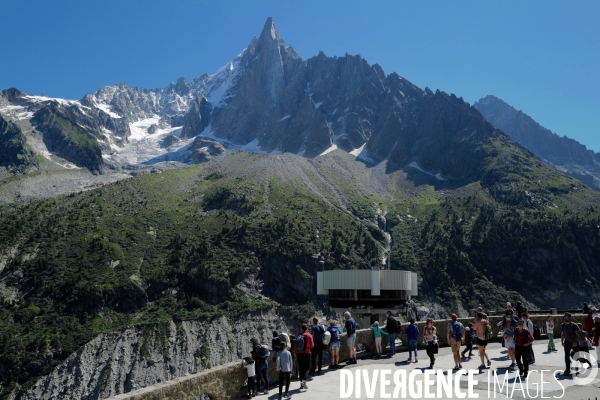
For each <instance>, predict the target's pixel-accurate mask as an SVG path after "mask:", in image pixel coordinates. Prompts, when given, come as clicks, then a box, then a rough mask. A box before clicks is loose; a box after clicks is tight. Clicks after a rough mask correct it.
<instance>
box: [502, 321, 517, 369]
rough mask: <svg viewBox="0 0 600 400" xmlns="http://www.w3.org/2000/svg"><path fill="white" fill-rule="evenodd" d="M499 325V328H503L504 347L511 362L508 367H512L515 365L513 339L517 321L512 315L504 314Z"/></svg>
mask: <svg viewBox="0 0 600 400" xmlns="http://www.w3.org/2000/svg"><path fill="white" fill-rule="evenodd" d="M501 325H502V326H501V329H503V330H504V347H506V351H507V352H508V357H509V358H510V361H511V364H510V366H509V367H508V368H509V369H514V368H515V367H516V366H517V363H516V357H517V356H516V348H515V340H514V339H515V338H514V335H515V330H516V329H517V321H516V320H515V319H514V318H513V317H512V316H508V315H505V316H504V319H503V320H502V322H501Z"/></svg>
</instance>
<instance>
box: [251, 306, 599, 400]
mask: <svg viewBox="0 0 600 400" xmlns="http://www.w3.org/2000/svg"><path fill="white" fill-rule="evenodd" d="M583 313H584V314H585V318H584V322H583V324H577V323H574V322H572V319H571V314H570V313H569V312H565V313H564V315H563V322H562V324H561V326H560V338H555V337H554V331H555V329H556V328H557V326H556V325H555V321H554V316H553V315H548V316H547V318H546V321H545V325H546V326H545V331H546V334H547V336H548V349H547V350H548V352H555V351H558V350H557V348H556V344H555V341H558V340H559V339H560V344H561V347H562V348H563V350H564V360H565V369H564V371H563V374H564V375H570V374H571V363H572V361H578V362H580V363H587V364H588V365H589V367H592V364H591V362H590V358H589V357H587V356H586V354H585V353H588V354H589V351H590V350H591V349H593V347H594V346H595V348H596V355H597V357H596V360H597V361H598V363H599V364H600V343H599V341H600V313H599V312H598V310H596V309H595V308H591V307H589V306H588V305H587V303H584V307H583ZM386 318H387V319H386V321H385V325H384V326H381V325H380V323H379V321H375V322H374V323H373V324H372V325H371V326H370V328H371V330H372V332H373V336H374V342H375V354H374V355H373V356H374V357H381V356H382V354H383V350H384V349H383V348H382V337H383V336H387V337H388V342H389V352H388V356H389V357H393V356H394V355H395V354H396V335H397V334H400V333H404V334H405V337H406V340H407V343H406V345H407V348H408V359H407V362H415V363H417V362H418V361H419V360H418V344H419V339H422V343H423V345H424V346H425V350H426V353H427V356H428V358H429V368H433V366H434V364H435V355H436V354H438V348H439V345H440V342H439V341H440V338H439V337H438V333H437V328H436V326H435V325H434V321H433V319H431V318H428V319H427V320H426V321H425V326H424V328H423V331H422V332H421V331H420V329H419V327H418V325H417V324H416V323H415V320H414V319H410V322H409V324H408V326H406V328H405V329H403V330H402V326H401V324H400V322H399V321H398V320H397V319H396V318H395V317H394V316H393V313H392V312H391V311H388V312H387V313H386ZM344 330H345V331H346V340H345V345H346V346H347V348H348V353H349V357H348V360H347V361H346V364H356V363H357V360H356V337H357V323H356V321H355V320H354V318H352V315H351V314H350V312H345V313H344V323H343V326H340V325H339V324H338V322H337V321H336V320H331V321H329V324H328V326H327V327H325V326H323V325H322V324H321V323H320V322H319V320H318V319H317V318H313V320H312V327H311V328H309V325H308V324H303V325H302V331H301V332H300V333H298V334H297V335H292V336H289V335H288V334H286V333H278V332H273V339H272V343H271V351H273V352H274V353H275V357H273V359H272V361H275V363H276V367H277V373H278V374H279V399H282V398H285V399H289V398H291V396H290V394H289V388H290V381H291V377H292V376H293V375H294V374H295V373H296V372H297V374H298V377H299V379H300V389H302V390H307V389H308V386H307V383H306V379H307V376H308V375H321V373H322V368H323V352H324V351H327V352H328V353H329V360H330V364H329V369H336V368H340V367H341V366H340V358H339V353H340V347H341V345H342V339H341V338H342V333H343V331H344ZM498 335H500V336H501V338H502V345H503V347H505V348H506V349H507V357H508V359H509V360H510V362H511V364H510V365H509V366H508V369H515V368H518V371H519V375H520V376H521V377H522V378H523V379H525V378H527V375H528V372H529V366H530V365H531V364H534V363H535V354H534V351H533V346H532V345H533V343H534V341H535V340H536V339H535V338H536V337H538V336H539V328H538V327H536V326H535V325H534V324H533V321H532V320H531V319H530V313H529V311H528V310H527V308H525V307H524V306H523V304H522V303H521V302H517V304H516V307H514V308H513V307H512V304H511V303H510V302H508V303H506V308H505V311H504V315H503V317H502V320H501V321H500V322H499V323H498V324H497V326H496V329H494V327H492V325H491V323H490V320H489V318H488V315H487V314H486V313H485V312H483V310H482V308H481V307H480V308H479V309H478V310H477V312H476V313H475V317H474V319H473V321H472V322H468V323H467V326H464V325H463V323H461V322H460V321H458V316H457V315H456V314H452V315H451V321H450V322H449V323H448V326H447V329H446V342H447V344H448V345H449V346H450V348H451V351H452V354H453V358H454V364H455V365H454V370H455V371H458V370H460V369H462V368H463V365H462V362H463V361H471V360H472V357H473V349H474V347H473V346H474V345H475V346H476V349H477V351H478V356H479V360H480V362H481V364H480V365H479V367H478V368H479V369H480V370H482V369H488V368H490V367H491V365H492V362H491V360H490V358H489V356H488V354H487V351H486V347H487V345H488V343H489V342H490V341H491V340H495V339H497V338H498ZM250 344H251V349H252V350H251V356H250V357H246V358H244V360H243V362H242V365H243V366H244V368H246V369H247V372H248V394H247V398H252V397H254V396H256V394H269V390H270V382H269V377H268V363H269V360H268V358H269V351H270V349H269V348H268V346H266V345H261V344H259V342H258V340H257V339H256V338H252V339H251V340H250ZM463 346H464V348H463ZM461 348H462V349H463V350H462V352H461ZM413 353H414V359H413ZM574 357H576V358H574ZM263 384H264V390H262V391H261V386H263ZM284 389H285V390H284Z"/></svg>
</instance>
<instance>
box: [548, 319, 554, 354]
mask: <svg viewBox="0 0 600 400" xmlns="http://www.w3.org/2000/svg"><path fill="white" fill-rule="evenodd" d="M546 334H547V335H548V351H556V347H555V346H554V317H552V315H548V318H547V320H546Z"/></svg>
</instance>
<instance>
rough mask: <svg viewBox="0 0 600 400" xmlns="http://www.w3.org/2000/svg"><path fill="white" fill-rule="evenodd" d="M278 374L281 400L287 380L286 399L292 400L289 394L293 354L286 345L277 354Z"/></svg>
mask: <svg viewBox="0 0 600 400" xmlns="http://www.w3.org/2000/svg"><path fill="white" fill-rule="evenodd" d="M276 365H277V373H278V374H279V400H281V392H282V391H283V381H284V380H285V394H284V396H285V398H286V399H290V398H291V396H290V395H289V394H288V391H289V390H290V376H291V375H292V368H293V361H292V353H290V352H289V351H288V350H287V349H286V348H285V344H280V345H279V351H278V352H277V361H276Z"/></svg>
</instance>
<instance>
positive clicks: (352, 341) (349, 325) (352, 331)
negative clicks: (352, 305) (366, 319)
mask: <svg viewBox="0 0 600 400" xmlns="http://www.w3.org/2000/svg"><path fill="white" fill-rule="evenodd" d="M344 319H345V320H346V322H345V327H346V335H348V336H347V339H346V344H347V345H348V350H349V351H350V359H349V360H348V361H346V364H356V348H355V347H354V346H355V345H356V321H355V320H354V318H352V315H351V314H350V312H349V311H346V312H345V313H344Z"/></svg>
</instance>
